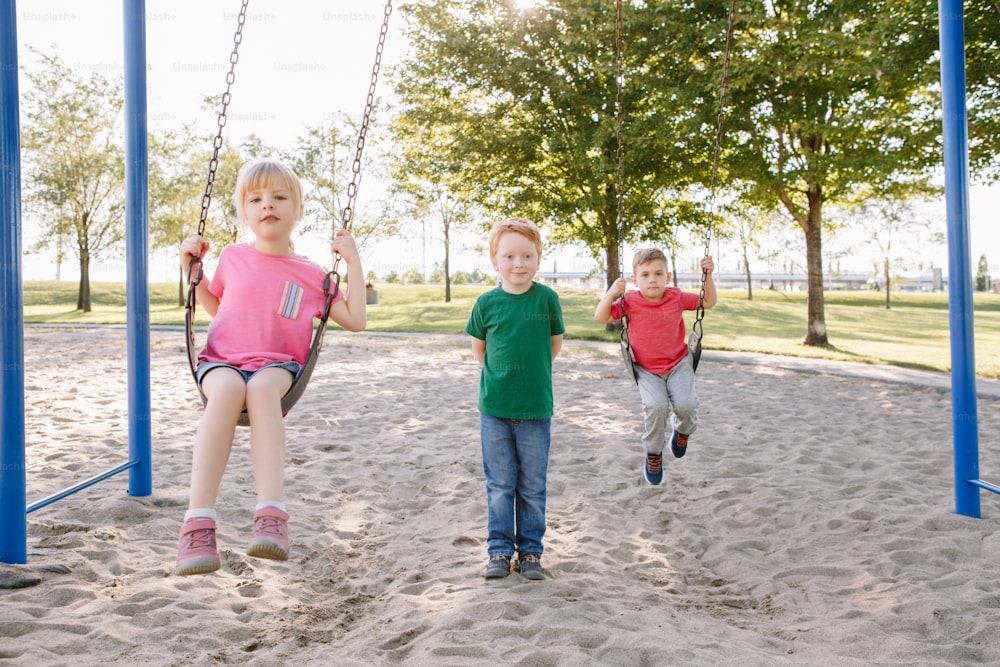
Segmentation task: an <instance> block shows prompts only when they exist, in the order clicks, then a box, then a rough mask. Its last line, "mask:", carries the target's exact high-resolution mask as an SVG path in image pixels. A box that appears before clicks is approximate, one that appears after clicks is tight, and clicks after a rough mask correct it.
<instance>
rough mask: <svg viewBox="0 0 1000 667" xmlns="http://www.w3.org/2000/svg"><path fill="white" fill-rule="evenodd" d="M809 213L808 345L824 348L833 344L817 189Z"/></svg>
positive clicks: (812, 191) (812, 193) (813, 188)
mask: <svg viewBox="0 0 1000 667" xmlns="http://www.w3.org/2000/svg"><path fill="white" fill-rule="evenodd" d="M808 197H809V213H808V214H807V217H806V220H805V225H804V227H805V233H806V284H807V286H808V287H807V289H808V296H807V297H806V312H807V313H808V321H807V330H806V337H805V340H804V341H802V342H803V343H804V344H805V345H815V346H818V347H823V346H826V345H829V344H830V342H829V340H828V339H827V336H826V314H825V308H824V303H823V235H822V231H823V227H822V221H823V216H822V211H823V195H822V193H821V192H820V191H819V188H818V187H816V186H811V187H810V189H809V192H808Z"/></svg>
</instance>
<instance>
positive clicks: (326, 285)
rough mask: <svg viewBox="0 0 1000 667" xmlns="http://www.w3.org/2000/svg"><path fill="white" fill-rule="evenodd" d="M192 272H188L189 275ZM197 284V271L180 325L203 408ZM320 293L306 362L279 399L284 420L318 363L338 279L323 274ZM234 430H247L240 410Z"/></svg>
mask: <svg viewBox="0 0 1000 667" xmlns="http://www.w3.org/2000/svg"><path fill="white" fill-rule="evenodd" d="M192 270H193V267H192V269H189V273H191V272H192ZM200 281H201V271H200V269H199V271H198V274H197V278H196V279H195V280H194V281H192V282H190V283H189V284H188V295H187V305H186V306H185V309H184V323H185V326H186V327H187V336H186V339H187V341H186V342H187V356H188V365H189V366H190V368H191V376H192V377H193V378H194V379H195V386H196V387H197V388H198V395H200V396H201V403H202V405H205V404H206V403H207V402H208V398H207V397H206V396H205V393H204V392H203V391H202V390H201V385H200V384H198V345H197V343H196V342H195V337H194V333H195V332H194V320H195V306H196V304H197V296H196V295H195V288H196V287H197V286H198V282H200ZM331 285H333V291H332V292H331V291H330V286H331ZM323 290H324V292H325V293H326V302H325V304H324V306H323V313H322V315H321V317H320V321H319V326H318V327H317V328H316V331H315V332H314V333H313V339H312V344H311V345H310V347H309V354H308V355H307V356H306V361H305V363H304V364H303V365H302V372H300V373H299V375H298V377H296V378H295V381H294V382H292V386H291V387H289V388H288V391H287V392H285V395H284V396H282V397H281V416H282V417H287V416H288V413H289V412H290V411H291V409H292V407H294V406H295V404H296V403H297V402H298V400H299V399H300V398H302V394H304V393H305V391H306V387H307V386H308V385H309V379H310V378H311V377H312V374H313V369H314V368H316V362H317V361H318V360H319V353H320V350H322V348H323V336H324V334H325V333H326V326H327V323H328V321H329V319H330V306H331V305H332V304H333V300H334V299H335V298H336V297H337V294H338V293H339V292H340V275H339V274H338V273H337V272H336V271H330V272H329V273H327V274H326V279H325V280H324V281H323ZM236 424H237V425H238V426H250V415H248V414H247V411H246V410H244V411H243V412H241V413H240V418H239V420H238V421H237V422H236Z"/></svg>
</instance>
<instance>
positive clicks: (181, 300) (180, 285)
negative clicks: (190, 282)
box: [177, 267, 187, 306]
mask: <svg viewBox="0 0 1000 667" xmlns="http://www.w3.org/2000/svg"><path fill="white" fill-rule="evenodd" d="M186 279H187V275H186V274H185V273H184V267H180V268H179V269H177V305H178V306H186V305H187V290H186V289H184V281H185V280H186Z"/></svg>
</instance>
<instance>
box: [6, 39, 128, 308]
mask: <svg viewBox="0 0 1000 667" xmlns="http://www.w3.org/2000/svg"><path fill="white" fill-rule="evenodd" d="M32 52H33V53H35V54H36V55H37V56H38V59H39V61H40V62H39V66H38V67H37V68H36V67H30V68H28V67H25V70H24V71H25V75H26V76H27V79H28V81H29V82H30V86H29V87H28V89H27V91H26V92H25V102H26V103H25V107H24V118H25V121H26V122H25V123H23V125H22V130H21V137H22V146H23V148H24V150H25V157H26V163H27V165H26V166H27V168H26V172H27V174H28V178H27V183H26V185H27V186H28V187H27V197H26V198H27V199H28V201H30V202H31V203H32V204H34V205H35V206H37V207H38V208H39V209H40V210H41V215H40V220H39V224H40V226H41V229H42V232H43V236H42V239H41V241H40V245H41V246H42V247H47V246H49V245H50V244H52V243H55V244H57V245H58V247H59V248H60V249H62V248H64V247H69V248H70V249H72V251H73V252H74V254H75V255H76V258H77V260H78V261H79V266H80V283H79V290H78V292H77V303H76V307H77V310H81V311H83V312H90V311H91V301H90V265H91V262H92V261H94V260H99V259H100V258H101V257H102V256H103V255H104V254H106V253H109V252H111V251H112V250H114V249H116V248H119V247H120V244H121V242H122V240H123V238H124V234H125V228H124V209H125V191H124V190H125V170H124V149H123V147H122V142H123V133H122V128H121V111H122V106H123V96H122V84H121V82H119V81H114V82H112V81H108V80H107V79H105V78H104V77H103V76H101V75H100V74H98V73H96V72H95V73H93V74H91V75H90V77H89V78H86V79H85V78H81V77H79V76H77V75H76V74H75V73H74V72H73V71H72V70H71V69H70V68H68V67H66V66H65V65H63V64H62V62H61V61H60V59H59V57H58V56H48V55H44V54H41V53H39V52H37V51H34V50H32ZM60 260H61V258H60Z"/></svg>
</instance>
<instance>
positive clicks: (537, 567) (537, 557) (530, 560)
mask: <svg viewBox="0 0 1000 667" xmlns="http://www.w3.org/2000/svg"><path fill="white" fill-rule="evenodd" d="M517 564H518V568H519V569H520V571H521V576H522V577H524V578H525V579H531V580H532V581H541V580H542V579H544V578H545V573H544V572H542V554H522V553H519V554H518V555H517Z"/></svg>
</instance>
